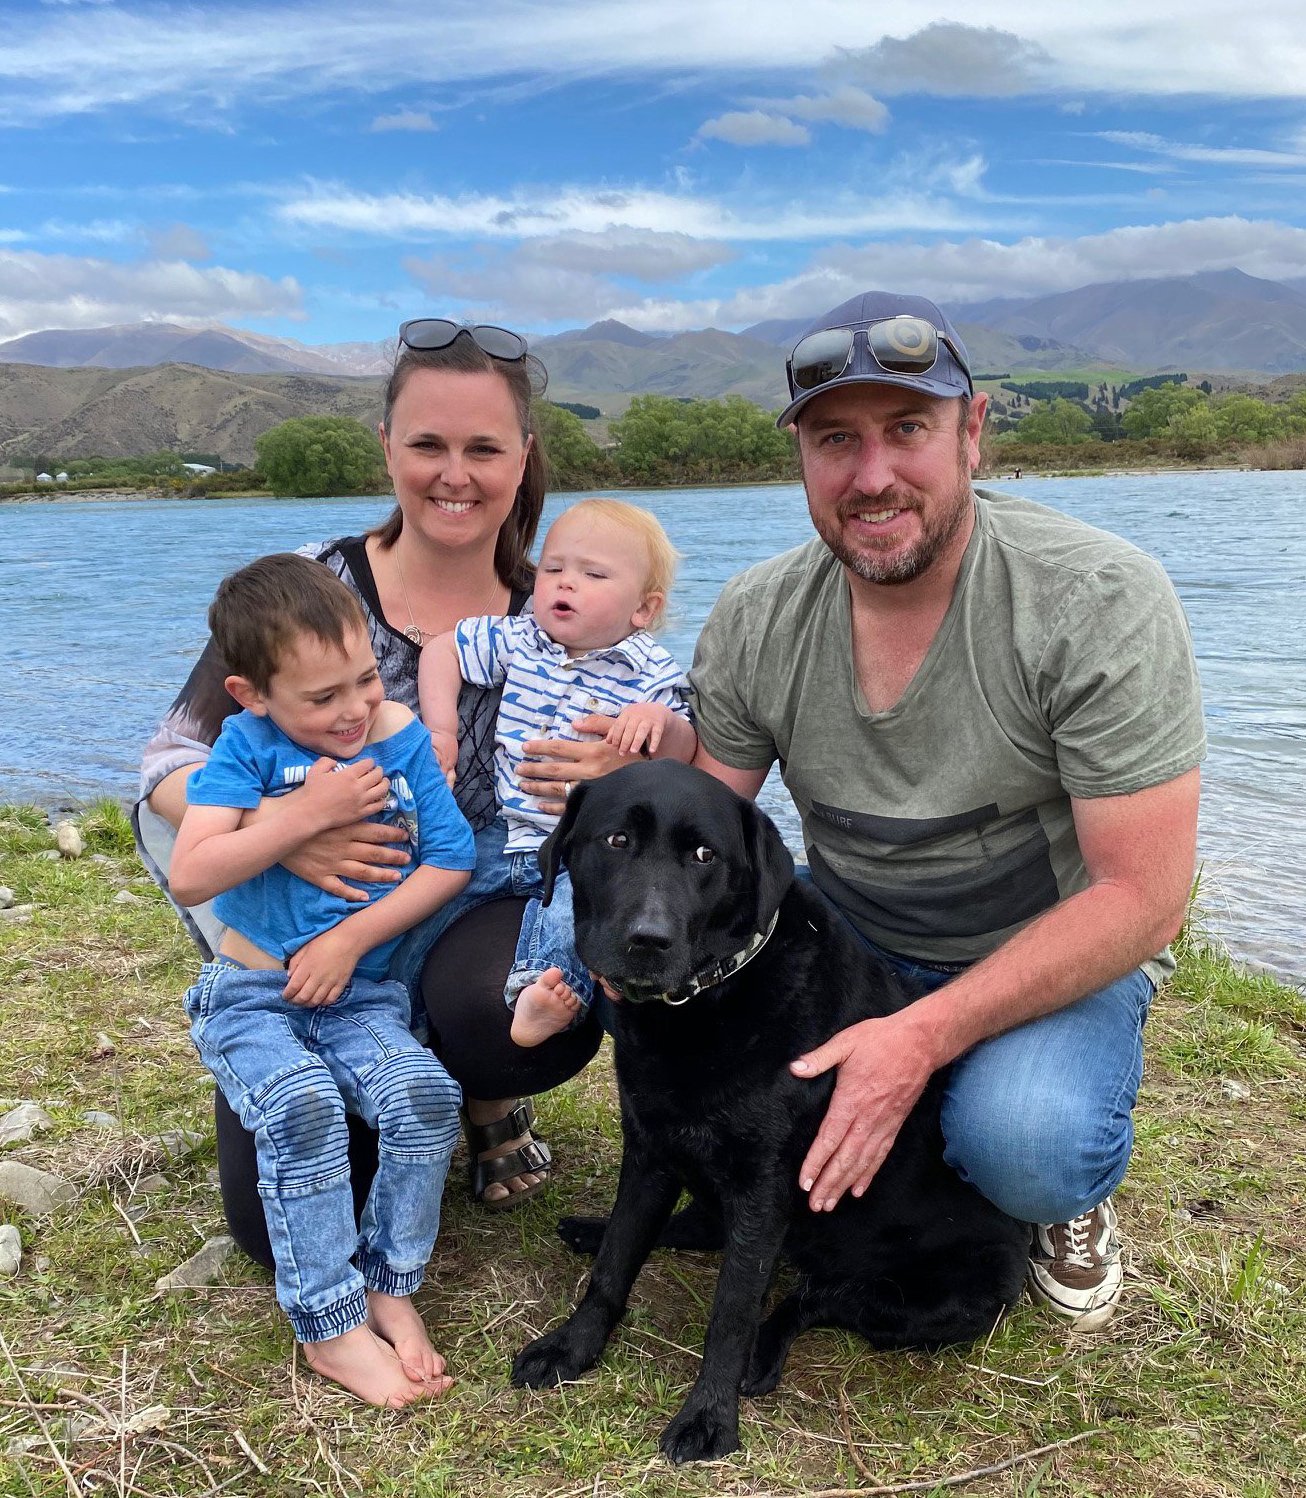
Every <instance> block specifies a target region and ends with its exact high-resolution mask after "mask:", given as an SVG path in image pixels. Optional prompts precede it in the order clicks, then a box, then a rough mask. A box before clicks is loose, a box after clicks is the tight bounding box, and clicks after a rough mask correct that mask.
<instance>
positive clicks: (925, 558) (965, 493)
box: [812, 471, 972, 583]
mask: <svg viewBox="0 0 1306 1498" xmlns="http://www.w3.org/2000/svg"><path fill="white" fill-rule="evenodd" d="M947 499H948V502H947V504H946V505H944V506H943V507H942V508H936V509H935V511H934V515H933V518H932V519H929V520H927V519H926V517H925V515H924V514H923V513H922V512H921V509H920V506H919V504H918V503H916V498H915V496H914V495H913V494H912V493H911V492H910V491H904V490H900V489H894V488H889V489H885V490H883V491H882V492H881V493H879V494H876V495H874V496H871V495H862V496H859V497H858V498H856V499H854V500H852V501H850V502H849V503H848V504H845V505H843V506H841V507H840V510H839V514H838V517H837V520H836V524H835V527H833V528H832V530H833V533H832V534H830V535H826V534H825V532H824V530H823V529H822V527H821V526H820V525H817V532H818V534H820V536H821V539H822V540H823V541H824V542H825V544H826V545H827V546H828V547H829V548H830V550H831V551H832V552H833V553H834V555H835V557H836V558H837V559H838V560H839V561H840V562H842V563H843V565H844V566H845V567H847V568H848V570H849V571H850V572H852V573H854V574H855V575H856V576H857V577H860V578H863V579H864V580H865V581H866V582H868V583H909V582H911V581H912V579H913V578H917V577H919V576H920V575H921V573H922V572H924V571H925V570H926V569H927V568H928V567H930V566H932V565H933V563H934V561H935V560H936V559H937V558H938V556H939V555H940V553H941V552H943V551H944V550H946V548H947V547H948V545H949V544H950V543H951V542H952V541H953V540H954V539H955V537H956V535H957V532H958V531H959V530H960V529H961V527H962V526H963V525H964V524H965V522H966V517H967V515H968V514H969V513H970V508H971V504H972V498H971V486H970V474H969V472H968V471H967V472H964V473H961V474H958V478H957V485H956V488H955V489H953V491H952V493H951V494H950V495H949V496H947ZM867 510H912V511H914V512H915V513H916V515H917V516H919V518H920V521H921V535H920V539H919V540H918V541H917V542H916V543H915V544H914V545H912V546H909V547H908V548H907V549H906V550H905V551H903V550H897V549H894V550H893V551H891V552H886V553H884V554H881V553H879V552H876V551H874V550H854V549H853V548H852V547H851V546H849V545H848V544H847V543H846V542H845V541H844V539H843V526H844V523H845V522H846V521H847V520H848V519H849V518H850V517H851V516H853V515H857V514H860V513H862V512H863V511H867ZM812 518H813V523H815V521H816V517H815V516H813V517H812Z"/></svg>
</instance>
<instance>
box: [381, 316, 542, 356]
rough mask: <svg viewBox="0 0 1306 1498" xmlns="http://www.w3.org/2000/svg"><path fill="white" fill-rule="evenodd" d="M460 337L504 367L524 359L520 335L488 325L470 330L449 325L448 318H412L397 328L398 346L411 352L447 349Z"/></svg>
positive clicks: (522, 340) (467, 327)
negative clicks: (469, 340)
mask: <svg viewBox="0 0 1306 1498" xmlns="http://www.w3.org/2000/svg"><path fill="white" fill-rule="evenodd" d="M460 333H466V334H467V336H468V337H469V338H470V339H471V340H472V342H473V343H474V344H475V345H476V347H477V348H478V349H480V351H481V352H482V353H483V354H488V355H489V356H490V358H491V359H502V360H503V361H504V362H505V363H506V364H513V363H516V361H517V360H518V359H524V358H525V357H526V340H525V339H524V338H523V337H522V336H521V334H520V333H510V332H509V331H508V329H507V328H496V327H494V326H493V325H492V324H490V323H477V324H476V325H475V326H473V327H469V326H466V325H464V324H463V323H457V322H450V321H449V319H448V318H447V317H414V318H412V319H410V320H409V321H408V322H405V323H400V325H399V342H400V343H402V344H403V345H404V347H405V348H410V349H419V350H420V349H437V348H448V347H449V345H450V344H451V343H452V342H453V341H454V339H455V338H457V337H458V335H459V334H460Z"/></svg>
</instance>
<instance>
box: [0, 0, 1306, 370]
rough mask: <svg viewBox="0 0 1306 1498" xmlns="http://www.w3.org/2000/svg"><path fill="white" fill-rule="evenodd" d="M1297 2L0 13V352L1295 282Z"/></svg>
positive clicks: (453, 5)
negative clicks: (120, 341) (1242, 278)
mask: <svg viewBox="0 0 1306 1498" xmlns="http://www.w3.org/2000/svg"><path fill="white" fill-rule="evenodd" d="M1300 11H1301V7H1300V4H1299V3H1298V0H1291V3H1290V0H1260V3H1257V4H1255V5H1249V6H1245V7H1241V8H1239V7H1230V6H1229V5H1228V3H1227V0H1220V3H1218V4H1217V3H1213V0H1185V3H1184V4H1182V5H1176V4H1174V3H1173V0H1165V3H1160V0H1128V3H1121V0H1098V3H1095V4H1094V5H1092V6H1074V7H1071V6H1063V5H1056V4H1052V3H1049V0H1040V3H1038V4H1029V3H1025V0H1004V3H1002V4H996V3H989V0H970V3H968V4H967V5H966V6H965V7H964V8H963V7H959V6H953V7H951V8H943V7H940V6H938V5H935V4H933V3H931V0H918V3H913V4H910V5H907V4H901V3H883V4H880V3H871V0H802V3H801V4H793V3H789V4H783V3H779V0H543V3H541V0H476V3H469V0H425V3H423V4H420V5H418V4H400V3H392V0H372V3H370V4H360V3H358V0H343V3H338V0H320V3H312V4H306V3H285V0H205V3H203V4H202V5H201V4H187V5H182V4H174V3H170V0H4V4H3V19H2V28H0V338H5V337H15V336H17V335H18V334H21V333H25V332H30V331H33V330H35V329H39V328H49V327H96V326H102V325H107V324H112V323H127V322H135V321H138V320H141V319H153V320H160V321H173V322H182V323H190V324H195V325H205V324H210V323H227V324H231V325H234V326H239V327H242V328H247V329H252V330H255V331H258V332H264V333H271V334H275V335H277V336H282V337H293V338H298V339H300V340H302V341H304V342H307V343H326V342H338V341H349V340H376V339H381V338H384V337H387V336H388V335H390V334H391V333H392V332H393V329H394V326H395V325H396V324H397V323H398V322H399V321H400V320H401V319H402V318H404V317H409V316H414V315H420V314H432V315H451V316H455V317H458V318H474V319H478V320H489V321H495V322H502V323H506V324H507V325H509V326H511V327H516V328H520V329H522V330H524V331H527V332H548V331H556V330H558V329H560V328H564V327H573V326H579V325H582V324H585V323H589V322H592V321H594V320H596V319H597V318H600V317H608V316H613V317H619V318H621V319H623V320H624V321H626V322H629V323H631V324H633V325H635V326H638V327H642V328H646V329H649V330H651V331H667V330H672V329H677V328H687V327H706V326H717V327H727V328H740V327H743V326H746V325H747V324H749V323H751V322H755V321H758V320H760V319H762V318H766V317H793V316H802V315H806V314H812V313H815V312H819V311H820V310H822V309H823V308H825V307H827V306H829V305H832V304H833V303H834V302H836V301H839V300H842V299H843V298H844V297H846V296H849V295H852V294H853V293H854V292H857V291H860V290H864V289H866V288H867V287H870V286H884V287H892V288H896V289H899V290H904V291H920V292H925V293H926V294H930V295H933V296H935V297H936V298H937V299H938V300H940V301H942V302H944V303H945V304H947V303H948V302H957V301H961V300H974V299H978V298H985V297H990V296H1003V295H1011V296H1025V295H1032V294H1036V293H1041V292H1049V291H1060V290H1067V289H1070V288H1072V287H1076V286H1081V285H1085V284H1087V283H1090V282H1093V281H1104V280H1118V279H1135V278H1138V277H1144V276H1155V275H1170V274H1188V273H1191V272H1194V271H1199V270H1212V269H1222V268H1227V267H1230V266H1238V267H1240V268H1241V269H1243V270H1245V271H1247V272H1249V273H1250V274H1252V275H1259V276H1265V277H1268V278H1271V279H1280V278H1284V277H1295V276H1306V191H1304V189H1306V21H1304V20H1302V19H1301V18H1300Z"/></svg>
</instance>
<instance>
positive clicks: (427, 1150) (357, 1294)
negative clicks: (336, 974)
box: [185, 957, 462, 1342]
mask: <svg viewBox="0 0 1306 1498" xmlns="http://www.w3.org/2000/svg"><path fill="white" fill-rule="evenodd" d="M285 986H286V974H285V973H284V972H282V971H273V970H257V969H252V968H250V969H247V968H244V967H241V966H240V965H239V964H237V963H234V962H232V961H230V959H228V958H221V957H220V958H218V959H217V960H216V961H214V962H208V963H205V964H204V967H203V968H202V969H201V970H200V975H199V978H198V980H197V981H196V983H195V984H194V986H193V987H192V988H191V989H190V990H189V991H188V992H187V994H186V1000H185V1002H186V1012H187V1014H188V1015H189V1016H190V1020H191V1038H192V1039H193V1040H194V1042H195V1046H196V1049H197V1050H198V1051H199V1053H200V1058H201V1060H202V1061H203V1062H204V1064H205V1066H207V1067H208V1069H209V1070H210V1071H211V1072H212V1073H213V1075H214V1077H215V1078H216V1080H217V1083H218V1086H219V1087H221V1088H222V1092H223V1096H224V1097H225V1098H226V1099H227V1102H228V1103H229V1104H230V1105H231V1108H232V1110H233V1112H235V1114H236V1115H237V1116H238V1117H239V1119H240V1121H241V1123H242V1124H243V1125H244V1127H245V1128H246V1129H247V1130H249V1131H250V1132H251V1133H252V1134H253V1135H254V1141H255V1149H256V1151H257V1155H258V1169H259V1181H258V1190H259V1195H260V1196H261V1197H262V1198H263V1208H264V1213H265V1215H266V1217H267V1224H268V1236H269V1239H270V1241H271V1244H272V1252H273V1254H274V1256H275V1258H276V1265H277V1269H276V1288H277V1300H278V1302H279V1303H280V1305H281V1307H282V1309H283V1310H284V1311H285V1312H286V1314H287V1315H288V1316H289V1317H290V1322H291V1325H292V1326H293V1328H294V1331H295V1337H296V1339H297V1340H298V1341H300V1342H319V1341H323V1340H324V1339H326V1338H328V1337H338V1336H340V1335H341V1334H342V1333H344V1332H347V1331H350V1330H352V1329H353V1328H354V1327H355V1326H361V1325H362V1324H363V1322H364V1321H365V1320H366V1316H367V1303H366V1290H377V1291H380V1292H382V1293H383V1294H386V1295H411V1294H412V1293H413V1291H414V1290H416V1289H417V1287H418V1286H419V1285H420V1284H421V1283H422V1279H423V1276H424V1275H425V1273H426V1261H427V1260H428V1259H429V1258H430V1256H431V1249H432V1246H433V1245H434V1243H435V1237H436V1233H437V1232H438V1231H439V1227H440V1195H441V1192H442V1191H443V1190H444V1179H445V1175H446V1173H447V1172H448V1169H449V1157H450V1155H451V1154H452V1153H453V1148H454V1145H455V1143H456V1142H457V1139H458V1107H459V1104H460V1102H461V1101H462V1098H461V1094H460V1092H459V1089H458V1084H457V1083H456V1082H455V1081H454V1080H453V1078H452V1077H450V1075H449V1074H448V1072H447V1071H445V1069H444V1067H443V1066H442V1065H441V1064H440V1062H439V1061H438V1060H437V1059H436V1057H435V1056H433V1055H432V1054H431V1052H430V1051H428V1050H426V1049H425V1048H424V1047H423V1046H421V1045H419V1044H418V1042H417V1041H416V1040H414V1039H413V1036H412V1034H411V1033H410V1031H409V1029H408V1013H409V1001H408V995H407V993H406V992H405V990H404V989H403V987H402V986H401V985H400V984H398V983H394V982H385V983H377V982H373V981H371V980H369V979H366V978H357V977H356V978H354V979H353V981H352V982H351V983H350V984H349V985H348V986H347V987H346V989H345V991H344V992H343V993H342V994H341V995H340V997H339V998H338V999H337V1000H336V1002H335V1003H334V1004H326V1005H323V1006H321V1007H319V1008H313V1009H308V1008H304V1007H302V1006H300V1005H297V1004H292V1003H290V1002H289V1001H288V1000H286V999H283V998H282V997H281V991H282V989H283V988H285ZM346 1112H349V1113H354V1114H357V1116H358V1117H360V1118H362V1119H363V1120H364V1121H365V1122H366V1123H367V1124H368V1125H369V1126H370V1127H372V1128H374V1129H376V1130H377V1131H378V1133H379V1134H380V1151H379V1161H378V1164H377V1170H376V1177H375V1179H374V1181H373V1182H372V1188H371V1191H370V1192H369V1193H368V1197H367V1202H366V1205H365V1206H364V1209H363V1216H362V1220H361V1222H360V1223H358V1225H357V1226H355V1221H354V1207H353V1195H352V1192H351V1190H350V1185H349V1158H348V1153H347V1141H348V1131H347V1128H346V1124H345V1114H346Z"/></svg>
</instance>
